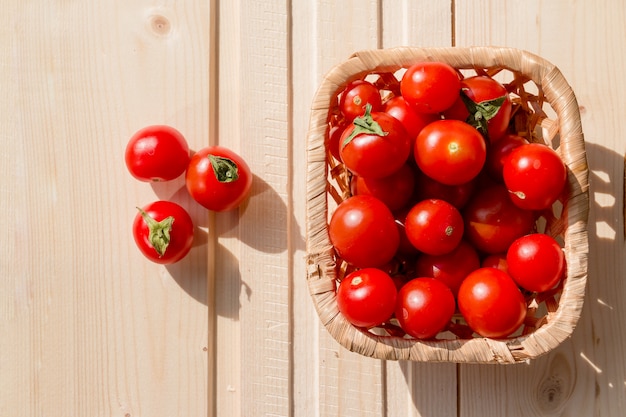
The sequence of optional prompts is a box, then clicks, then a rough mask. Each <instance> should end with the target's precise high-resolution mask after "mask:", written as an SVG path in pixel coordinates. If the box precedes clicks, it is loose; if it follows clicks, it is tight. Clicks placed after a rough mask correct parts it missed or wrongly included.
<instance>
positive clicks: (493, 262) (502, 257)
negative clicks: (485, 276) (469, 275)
mask: <svg viewBox="0 0 626 417" xmlns="http://www.w3.org/2000/svg"><path fill="white" fill-rule="evenodd" d="M480 266H481V267H483V268H496V269H499V270H501V271H502V272H506V273H507V274H508V273H509V267H508V265H507V263H506V253H492V254H490V255H487V256H485V258H484V259H483V260H482V262H481V263H480Z"/></svg>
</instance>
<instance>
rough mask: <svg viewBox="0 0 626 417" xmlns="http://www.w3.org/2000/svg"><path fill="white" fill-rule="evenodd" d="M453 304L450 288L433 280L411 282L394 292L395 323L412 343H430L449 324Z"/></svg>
mask: <svg viewBox="0 0 626 417" xmlns="http://www.w3.org/2000/svg"><path fill="white" fill-rule="evenodd" d="M455 307H456V303H455V300H454V295H453V294H452V291H450V288H448V287H447V286H446V285H445V284H444V283H443V282H441V281H439V280H436V279H434V278H427V277H420V278H414V279H412V280H410V281H409V282H407V283H406V284H404V285H403V286H402V288H401V289H400V291H399V292H398V301H397V303H396V311H395V315H396V319H397V320H398V323H399V324H400V327H401V328H402V330H404V331H405V332H406V333H407V334H408V335H410V336H413V337H415V338H416V339H422V340H424V339H432V338H434V337H435V336H437V334H438V333H439V332H440V331H442V330H444V329H445V327H446V325H447V324H448V323H449V322H450V319H451V318H452V315H453V314H454V310H455Z"/></svg>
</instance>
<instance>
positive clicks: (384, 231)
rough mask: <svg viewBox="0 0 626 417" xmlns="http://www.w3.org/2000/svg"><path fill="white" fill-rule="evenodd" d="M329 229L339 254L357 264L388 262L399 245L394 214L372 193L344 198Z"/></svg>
mask: <svg viewBox="0 0 626 417" xmlns="http://www.w3.org/2000/svg"><path fill="white" fill-rule="evenodd" d="M328 233H329V237H330V241H331V243H332V244H333V247H334V248H335V251H336V252H337V254H338V255H339V256H340V257H341V258H343V259H344V260H345V261H346V262H348V263H350V264H352V265H353V266H355V267H357V268H367V267H380V266H383V265H385V264H386V263H387V262H389V261H391V259H392V258H393V256H394V255H395V253H396V251H397V250H398V247H399V245H400V235H399V233H398V226H397V225H396V222H395V219H394V216H393V214H391V211H390V210H389V208H387V206H386V205H385V204H384V203H383V202H382V201H380V200H379V199H377V198H376V197H372V196H371V195H356V196H353V197H350V198H348V199H346V200H344V201H342V202H341V204H339V205H338V206H337V209H336V210H335V212H334V213H333V214H332V216H331V219H330V222H329V225H328Z"/></svg>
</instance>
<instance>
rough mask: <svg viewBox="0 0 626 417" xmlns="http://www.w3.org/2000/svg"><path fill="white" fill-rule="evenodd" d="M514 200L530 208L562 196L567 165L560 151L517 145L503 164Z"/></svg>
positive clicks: (550, 204) (537, 146) (545, 204)
mask: <svg viewBox="0 0 626 417" xmlns="http://www.w3.org/2000/svg"><path fill="white" fill-rule="evenodd" d="M502 175H503V177H504V184H505V185H506V187H507V188H508V189H509V191H510V193H511V199H512V200H513V202H514V203H515V204H516V205H518V206H519V207H521V208H524V209H527V210H543V209H547V208H548V207H550V206H552V204H553V203H554V202H555V201H556V200H557V199H558V198H559V197H560V195H561V193H562V192H563V188H564V187H565V181H566V180H567V169H566V167H565V164H564V163H563V161H562V160H561V158H560V157H559V154H557V153H556V151H555V150H554V149H552V148H550V147H548V146H546V145H543V144H539V143H529V144H527V145H522V146H518V147H517V148H515V149H513V150H512V151H511V153H510V154H509V156H508V158H506V160H505V162H504V166H503V167H502Z"/></svg>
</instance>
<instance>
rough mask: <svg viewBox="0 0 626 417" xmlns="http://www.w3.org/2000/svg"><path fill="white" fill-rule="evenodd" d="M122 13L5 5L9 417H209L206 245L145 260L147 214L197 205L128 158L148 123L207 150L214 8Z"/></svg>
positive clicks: (5, 404) (119, 6)
mask: <svg viewBox="0 0 626 417" xmlns="http://www.w3.org/2000/svg"><path fill="white" fill-rule="evenodd" d="M111 6H112V5H111V4H110V3H109V4H107V5H101V6H97V5H96V4H95V3H66V2H65V3H49V4H46V5H45V6H44V7H42V5H40V4H35V3H32V2H21V3H7V2H5V3H3V5H2V15H3V16H6V17H7V19H8V21H7V23H8V24H7V25H6V26H5V27H4V28H3V29H2V36H0V39H1V42H2V51H3V52H2V61H1V65H0V67H1V68H2V70H1V71H2V85H3V87H2V91H3V94H2V100H3V104H2V108H3V109H5V110H4V111H3V114H2V116H1V119H0V120H1V122H0V132H1V133H0V137H1V138H2V143H3V147H2V152H1V153H2V161H3V164H2V170H3V174H4V175H3V180H2V187H1V190H2V195H1V197H0V201H1V202H2V203H1V204H2V213H3V214H5V215H7V217H3V220H2V228H3V229H4V230H8V231H9V235H8V236H9V238H8V239H2V243H0V245H1V253H2V264H1V265H2V266H1V268H2V270H1V275H2V277H3V280H2V281H1V283H0V286H1V290H0V294H2V301H1V302H0V305H1V306H2V307H0V311H2V315H1V321H0V326H1V328H0V332H1V333H2V334H3V335H4V336H3V338H2V341H1V342H0V350H1V351H2V355H1V356H0V369H1V371H0V372H1V375H0V384H1V386H0V392H1V393H2V394H0V398H1V399H0V404H1V406H0V407H1V408H0V414H3V415H13V416H43V415H46V416H60V415H67V414H72V415H122V416H124V415H125V416H134V415H154V416H165V415H173V414H179V413H182V414H184V415H203V414H206V398H205V393H206V352H204V351H203V348H204V347H205V346H206V328H207V321H206V296H205V291H206V285H205V276H206V274H205V267H203V264H204V265H206V261H205V259H206V257H205V256H204V250H203V248H202V245H203V244H202V231H201V230H199V231H198V241H197V243H198V244H197V247H196V248H194V249H193V251H192V253H191V254H190V256H189V258H188V259H187V260H185V261H184V262H183V263H181V264H180V265H178V266H176V267H174V268H171V269H166V268H164V267H160V266H156V265H154V264H151V263H149V262H148V261H147V260H145V259H144V258H143V257H142V255H141V254H140V253H139V252H138V251H137V250H136V249H135V247H134V242H133V241H132V235H131V233H130V224H131V222H132V219H133V217H134V215H135V213H136V210H135V206H137V205H142V204H145V203H148V202H149V201H151V200H153V199H155V198H157V197H160V196H166V197H172V198H173V199H175V200H177V201H180V202H184V201H185V197H184V194H181V193H179V192H178V191H179V189H180V187H181V183H175V184H174V183H173V184H171V185H168V186H164V187H156V188H154V189H153V188H152V187H150V185H148V184H138V183H136V182H135V181H133V180H132V179H131V178H130V175H129V174H128V173H127V172H126V168H125V167H124V162H123V152H124V147H125V144H126V141H127V140H128V138H129V137H130V135H131V134H132V133H133V132H134V131H135V130H136V129H138V128H139V127H143V126H144V125H146V124H148V123H157V122H159V123H168V124H172V125H174V126H176V127H177V128H179V129H180V130H181V131H182V132H184V133H185V134H186V135H187V136H188V137H189V139H190V143H191V145H192V146H197V145H198V144H199V143H200V142H201V141H202V140H203V139H202V138H203V136H206V125H205V114H206V93H205V92H206V88H204V89H203V88H202V86H203V85H206V81H205V80H206V79H205V77H204V74H206V72H207V68H206V60H205V59H204V58H203V55H204V54H203V51H204V49H205V44H204V42H206V39H207V38H206V37H204V38H203V37H202V36H197V34H198V33H200V34H202V33H204V30H205V29H204V22H203V20H204V19H205V18H206V15H207V9H206V8H205V6H204V4H203V3H202V2H188V3H187V4H186V5H184V6H181V7H178V8H174V7H167V6H162V7H157V8H155V7H153V6H152V5H151V4H147V3H145V2H142V1H129V2H115V4H113V6H114V7H111ZM156 16H161V18H160V19H161V20H159V22H161V23H159V24H157V23H158V22H157V21H156V20H155V18H156ZM188 62H193V64H194V65H195V66H196V70H195V71H188ZM5 162H9V163H6V164H5ZM190 211H191V212H192V215H193V217H194V218H195V219H197V220H201V219H202V218H203V217H204V213H203V212H202V211H200V210H198V208H197V207H194V206H190ZM7 255H10V257H7ZM5 277H6V279H5Z"/></svg>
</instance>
